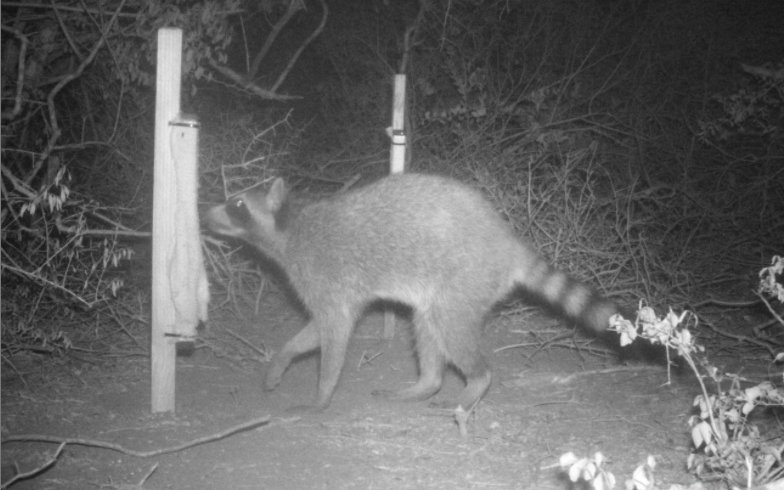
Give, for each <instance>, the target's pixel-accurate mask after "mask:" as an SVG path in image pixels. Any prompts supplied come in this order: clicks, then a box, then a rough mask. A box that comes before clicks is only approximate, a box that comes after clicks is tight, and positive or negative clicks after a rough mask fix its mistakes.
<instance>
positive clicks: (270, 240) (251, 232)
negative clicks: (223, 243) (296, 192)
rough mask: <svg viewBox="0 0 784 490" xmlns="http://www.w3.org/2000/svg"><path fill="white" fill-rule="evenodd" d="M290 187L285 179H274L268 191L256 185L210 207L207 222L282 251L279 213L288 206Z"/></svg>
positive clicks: (212, 227)
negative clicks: (287, 186) (288, 187)
mask: <svg viewBox="0 0 784 490" xmlns="http://www.w3.org/2000/svg"><path fill="white" fill-rule="evenodd" d="M287 195H288V190H287V189H286V184H285V183H284V182H283V180H282V179H275V181H274V182H273V184H272V187H271V188H270V190H269V191H268V192H266V193H265V192H264V191H263V190H262V189H260V188H254V189H251V190H248V191H245V192H242V193H240V194H237V195H235V196H233V197H231V198H230V199H229V200H228V201H226V202H225V203H224V204H220V205H218V206H214V207H212V208H210V209H209V210H208V211H207V213H206V214H205V216H204V222H205V224H206V225H207V228H209V229H210V231H212V232H215V233H218V234H220V235H224V236H229V237H234V238H239V239H241V240H244V241H245V242H247V243H249V244H251V245H253V246H255V247H257V248H259V249H261V250H262V251H264V252H268V253H269V252H276V251H280V247H282V245H283V242H284V241H285V233H284V231H283V230H281V228H280V226H279V216H280V214H281V212H283V211H284V210H285V208H286V207H287Z"/></svg>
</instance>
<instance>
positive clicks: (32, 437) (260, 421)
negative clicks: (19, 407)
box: [2, 415, 290, 488]
mask: <svg viewBox="0 0 784 490" xmlns="http://www.w3.org/2000/svg"><path fill="white" fill-rule="evenodd" d="M286 421H287V422H288V421H290V420H289V419H287V420H286ZM268 425H270V416H269V415H267V416H264V417H260V418H257V419H254V420H251V421H250V422H244V423H242V424H240V425H236V426H234V427H231V428H229V429H226V430H224V431H222V432H218V433H217V434H213V435H209V436H204V437H199V438H197V439H193V440H192V441H189V442H185V443H182V444H178V445H176V446H172V447H167V448H163V449H153V450H150V451H137V450H135V449H128V448H126V447H124V446H122V445H120V444H115V443H113V442H105V441H98V440H95V439H81V438H65V439H63V438H61V437H56V436H48V435H42V434H20V435H16V436H9V437H6V438H5V439H3V440H2V443H3V444H5V443H8V442H51V443H55V444H61V445H63V444H75V445H78V446H89V447H97V448H102V449H109V450H112V451H117V452H120V453H123V454H127V455H129V456H136V457H137V458H150V457H153V456H160V455H161V454H169V453H176V452H179V451H182V450H184V449H188V448H190V447H194V446H199V445H202V444H206V443H208V442H213V441H219V440H221V439H225V438H226V437H229V436H232V435H234V434H237V433H240V432H245V431H246V430H250V429H253V428H256V427H259V426H268ZM58 454H59V451H58ZM3 488H5V487H3Z"/></svg>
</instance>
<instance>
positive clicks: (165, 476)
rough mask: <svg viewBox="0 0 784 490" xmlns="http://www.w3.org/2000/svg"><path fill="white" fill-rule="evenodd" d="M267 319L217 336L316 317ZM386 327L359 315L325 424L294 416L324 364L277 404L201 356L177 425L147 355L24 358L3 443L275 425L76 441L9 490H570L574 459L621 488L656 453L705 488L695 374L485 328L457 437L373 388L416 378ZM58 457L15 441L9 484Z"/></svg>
mask: <svg viewBox="0 0 784 490" xmlns="http://www.w3.org/2000/svg"><path fill="white" fill-rule="evenodd" d="M265 309H266V310H269V311H266V312H265V314H264V315H263V318H261V319H258V320H254V321H251V320H246V321H235V320H222V321H217V322H214V326H213V328H214V329H218V330H220V329H226V328H230V329H232V331H233V332H235V333H237V334H240V335H242V336H243V337H244V338H246V339H247V340H248V341H250V342H253V343H254V344H255V345H258V346H262V345H265V346H268V347H270V348H272V349H277V348H279V347H280V346H281V345H282V343H283V342H284V341H285V340H287V339H288V338H290V337H291V336H292V335H294V333H295V332H296V330H297V329H298V328H300V326H301V325H302V322H303V319H302V318H301V317H300V316H298V315H297V314H296V313H294V310H293V309H292V307H291V306H289V305H288V304H287V303H286V302H285V301H282V300H281V301H276V300H273V301H272V306H270V307H268V308H265ZM380 331H381V317H380V315H373V316H370V317H368V318H366V319H365V320H364V321H363V322H362V324H361V325H360V327H359V328H358V329H357V332H356V334H355V336H354V339H353V341H352V345H351V349H350V351H349V354H348V357H347V362H346V368H345V370H344V373H343V377H342V379H341V383H340V384H339V386H338V390H337V392H336V394H335V397H334V399H333V402H332V405H331V406H330V408H329V409H328V410H327V411H325V412H323V413H320V414H316V415H301V416H297V415H292V414H289V413H286V411H285V409H286V408H287V407H290V406H292V405H298V404H303V403H308V402H310V401H312V400H313V397H314V396H315V390H316V382H317V359H318V357H317V356H310V357H308V358H304V359H301V360H299V361H298V362H296V363H294V364H293V365H292V367H291V368H290V369H289V371H288V372H287V373H286V376H285V377H284V379H283V382H282V383H281V385H280V387H279V388H278V389H277V390H276V391H274V392H271V393H267V392H264V391H262V388H261V380H262V377H263V373H264V370H265V368H266V364H265V363H262V362H257V361H254V360H252V359H244V360H242V361H240V362H237V360H236V359H235V360H229V359H227V358H225V357H218V356H216V355H215V354H216V352H215V350H214V349H210V348H207V347H204V348H200V349H197V350H196V352H195V354H194V355H192V356H191V357H187V358H179V359H178V366H177V412H176V414H175V415H171V414H169V415H151V414H150V412H149V410H150V405H149V399H150V381H149V378H150V376H149V362H148V360H147V359H144V358H119V359H117V360H115V361H102V362H99V363H96V364H90V363H82V364H79V363H77V362H75V361H74V360H73V359H69V360H61V361H58V362H57V363H53V361H52V360H51V359H44V358H35V357H30V356H28V357H25V358H18V359H15V360H14V361H15V365H16V367H17V369H19V370H20V371H22V372H23V373H24V383H23V381H22V379H20V377H19V376H18V375H16V374H15V373H13V372H11V371H10V370H9V369H4V370H3V380H2V430H3V438H4V439H6V438H7V437H8V436H10V435H18V434H45V435H49V436H55V437H59V438H81V439H91V440H99V441H104V442H111V443H115V444H118V445H121V446H123V447H125V448H128V449H133V450H140V451H141V450H155V449H160V448H167V447H172V446H176V445H179V444H182V443H185V442H188V441H191V440H195V439H198V438H201V437H205V436H210V435H214V434H218V433H220V432H222V431H225V430H226V429H228V428H230V427H233V426H237V425H239V424H242V423H243V422H247V421H250V420H253V419H255V418H259V417H262V416H265V415H269V416H270V417H271V418H270V421H269V423H268V424H266V425H263V426H260V427H257V428H254V429H251V430H246V431H243V432H240V433H237V434H234V435H231V436H228V437H225V438H223V439H221V440H216V441H212V442H207V443H204V444H201V445H198V446H195V447H190V448H187V449H184V450H181V451H176V452H173V453H170V454H164V455H159V456H155V457H149V458H140V457H134V456H129V455H127V454H123V453H121V452H118V451H112V450H108V449H103V448H96V447H89V446H82V445H68V446H66V448H65V450H64V452H63V453H62V454H61V455H60V456H59V458H58V459H57V461H56V464H54V465H53V466H52V467H51V468H49V469H48V470H47V471H45V472H43V473H41V474H39V475H37V476H36V477H34V478H31V479H28V480H26V481H22V482H19V483H17V484H14V485H13V486H12V487H11V488H14V489H33V488H35V489H50V488H51V489H54V488H57V489H60V488H68V489H89V488H106V489H112V488H114V489H129V488H145V489H259V488H270V489H277V488H286V489H322V488H323V489H332V488H343V489H393V488H394V489H420V488H427V489H456V488H478V489H506V488H519V489H530V488H538V489H563V488H569V486H568V484H567V482H566V480H565V479H564V477H563V476H562V475H561V474H560V473H559V471H558V470H557V469H556V468H555V465H556V464H557V462H558V459H559V457H560V456H561V455H562V454H563V453H565V452H567V451H572V452H574V453H575V454H577V455H579V456H587V455H590V454H593V453H594V452H595V451H601V452H602V453H603V454H604V455H605V457H606V458H607V459H608V463H607V469H608V470H610V471H612V472H613V473H614V474H615V475H616V477H617V478H618V480H619V484H618V486H617V487H616V488H623V481H624V479H626V478H629V477H630V475H631V472H632V471H633V470H634V468H635V467H636V466H637V465H638V464H640V463H642V462H643V461H644V460H645V458H646V457H647V456H648V455H649V454H652V455H654V456H655V457H656V460H657V463H658V466H657V469H656V470H657V472H656V476H657V478H658V481H659V482H660V483H661V484H662V487H664V488H666V487H667V486H669V484H670V483H682V484H689V483H692V482H693V481H694V479H693V477H692V476H690V475H689V474H688V473H687V472H686V470H685V461H686V457H687V455H688V453H689V439H688V434H687V427H686V420H687V417H688V415H689V414H690V412H691V404H692V400H693V399H694V396H695V395H696V394H697V392H698V388H697V384H696V383H695V382H694V381H693V380H692V379H691V378H690V375H689V374H688V373H685V372H684V373H682V374H678V373H674V377H673V382H672V383H671V384H669V385H668V384H667V372H666V370H665V369H664V367H663V366H661V365H655V364H651V363H624V362H619V360H618V359H617V357H615V356H613V355H598V354H596V353H591V352H589V351H588V350H586V349H584V348H583V349H577V348H575V347H573V346H570V342H571V340H570V339H569V335H570V331H569V330H568V329H567V328H566V326H565V325H564V322H562V321H560V320H558V319H554V318H552V317H548V316H546V315H544V314H540V313H538V312H536V311H528V312H524V313H520V314H515V315H509V314H505V315H501V316H499V317H496V318H495V319H494V320H493V321H492V322H491V323H490V324H489V325H488V328H487V332H486V335H485V340H486V347H487V351H488V352H490V353H491V354H490V355H489V358H490V360H491V364H492V366H493V368H494V381H493V386H492V387H491V389H490V392H489V393H488V395H487V397H486V398H485V399H484V400H483V401H482V402H481V404H480V405H479V407H478V409H477V411H476V413H475V415H474V416H473V417H472V418H471V420H470V422H469V426H468V436H467V437H461V435H460V434H459V431H458V427H457V425H456V424H455V422H454V419H453V414H452V412H451V411H450V410H444V409H436V408H430V407H429V406H428V403H427V402H423V403H390V402H385V401H383V400H380V399H376V398H374V397H373V396H372V395H371V391H372V390H373V389H376V388H390V387H392V388H394V387H400V386H402V385H404V384H405V383H410V382H412V381H413V380H414V379H415V374H416V364H415V359H414V357H413V355H412V352H411V349H410V348H409V345H410V342H409V337H408V335H407V334H406V325H405V323H404V322H401V323H400V324H399V327H398V334H397V335H396V336H395V339H393V340H392V341H384V340H382V339H381V338H380ZM531 332H535V335H534V334H532V333H531ZM557 335H562V336H565V337H566V338H562V339H561V340H559V341H557V342H552V343H551V344H549V345H547V344H542V342H541V340H536V338H535V336H538V338H539V339H542V338H552V337H554V336H557ZM517 344H521V345H519V346H517V347H514V348H508V349H504V350H500V351H497V352H494V351H496V350H498V349H501V348H503V347H506V346H511V345H517ZM581 345H583V346H585V345H586V344H585V343H584V342H583V343H582V344H581ZM591 348H603V346H602V345H601V344H600V343H594V344H591V345H589V346H588V349H591ZM460 383H461V382H460V380H459V378H457V377H456V376H454V375H451V374H450V376H449V379H448V381H447V383H446V385H445V386H444V388H443V389H442V391H441V393H440V394H439V395H437V397H436V399H437V400H442V399H448V398H449V397H450V395H455V394H456V393H457V392H458V391H459V389H460V387H461V384H460ZM56 449H57V444H51V443H33V442H6V443H4V444H3V446H2V465H3V476H2V478H3V480H4V481H6V480H7V478H8V477H10V476H11V475H12V474H13V473H14V472H25V471H28V470H31V469H33V468H35V467H37V466H40V465H41V464H43V462H44V461H46V460H47V459H48V458H50V457H51V456H52V455H53V454H54V452H55V450H56ZM153 468H154V469H155V470H154V472H152V474H151V475H149V477H148V478H146V479H145V476H146V475H148V473H150V471H151V470H152V469H153ZM140 482H143V486H136V485H139V483H140Z"/></svg>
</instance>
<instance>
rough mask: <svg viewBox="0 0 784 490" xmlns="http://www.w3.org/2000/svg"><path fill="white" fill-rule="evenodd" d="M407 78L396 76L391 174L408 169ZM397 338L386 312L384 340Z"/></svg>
mask: <svg viewBox="0 0 784 490" xmlns="http://www.w3.org/2000/svg"><path fill="white" fill-rule="evenodd" d="M405 113H406V76H405V75H403V74H396V75H395V93H394V96H393V101H392V131H391V134H390V136H391V138H392V148H391V149H390V151H389V173H391V174H397V173H403V172H404V171H405V169H406V132H405V120H406V119H405ZM394 336H395V315H394V313H392V312H391V311H386V312H384V338H385V339H387V340H389V339H391V338H392V337H394Z"/></svg>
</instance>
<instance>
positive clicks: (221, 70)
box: [209, 60, 302, 100]
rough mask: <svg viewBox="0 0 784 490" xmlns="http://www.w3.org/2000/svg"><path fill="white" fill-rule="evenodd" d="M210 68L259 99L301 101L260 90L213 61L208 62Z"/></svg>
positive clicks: (237, 74)
mask: <svg viewBox="0 0 784 490" xmlns="http://www.w3.org/2000/svg"><path fill="white" fill-rule="evenodd" d="M209 64H210V66H211V67H212V68H213V69H214V70H216V71H217V72H219V73H221V74H222V75H223V76H225V77H226V78H228V79H230V80H231V81H233V82H234V83H236V84H237V85H239V86H240V87H241V88H243V89H245V90H247V91H249V92H251V93H254V94H256V95H258V96H259V97H263V98H265V99H270V100H295V99H301V98H302V97H299V96H296V95H283V94H276V93H275V91H273V90H267V89H265V88H261V87H259V86H258V85H256V84H255V83H254V82H252V81H249V80H248V79H247V78H246V77H245V76H243V75H242V74H240V73H237V72H236V71H234V70H232V69H231V68H229V67H228V66H224V65H219V64H218V63H217V62H216V61H214V60H209Z"/></svg>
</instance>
